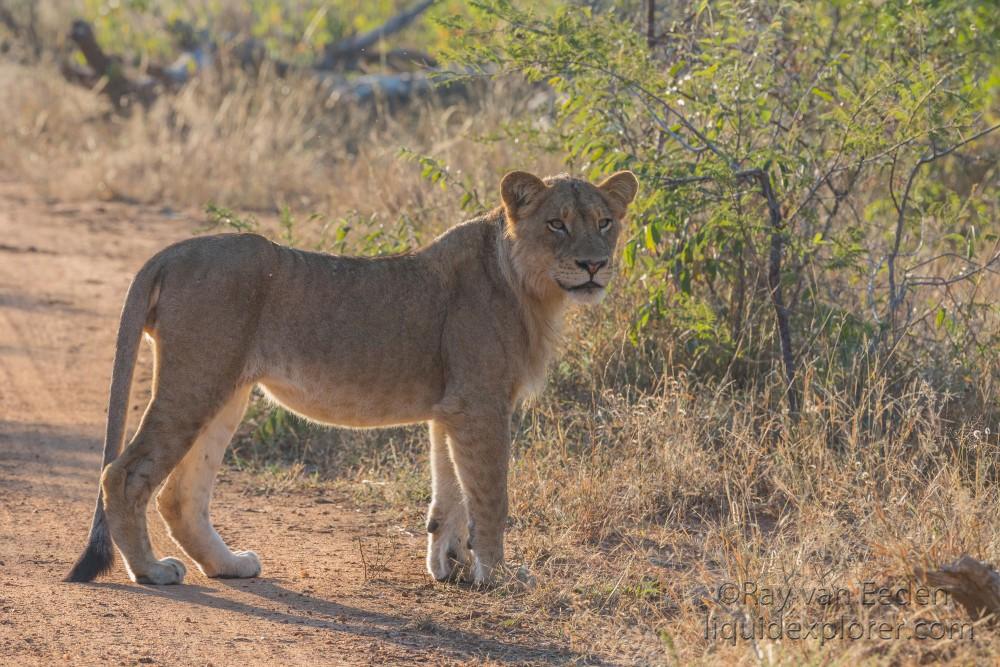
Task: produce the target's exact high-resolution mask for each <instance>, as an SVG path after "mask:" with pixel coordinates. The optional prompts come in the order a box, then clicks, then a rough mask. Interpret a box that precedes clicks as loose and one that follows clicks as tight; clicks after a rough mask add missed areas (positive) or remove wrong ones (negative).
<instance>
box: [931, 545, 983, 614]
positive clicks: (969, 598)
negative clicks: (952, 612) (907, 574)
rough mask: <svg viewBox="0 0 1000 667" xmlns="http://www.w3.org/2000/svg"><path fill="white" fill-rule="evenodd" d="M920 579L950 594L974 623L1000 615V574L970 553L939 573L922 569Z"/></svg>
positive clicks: (944, 567) (943, 567) (945, 566)
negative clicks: (987, 617)
mask: <svg viewBox="0 0 1000 667" xmlns="http://www.w3.org/2000/svg"><path fill="white" fill-rule="evenodd" d="M916 574H917V578H918V579H922V580H923V581H925V582H926V583H928V584H929V585H931V586H934V587H936V588H940V589H941V590H944V591H946V592H947V593H948V594H949V595H951V597H952V598H954V600H955V601H956V602H958V603H959V604H960V605H962V607H964V608H965V610H966V611H967V612H968V613H969V616H970V617H971V618H972V620H974V621H976V620H979V619H980V618H983V617H986V616H990V615H998V616H1000V574H997V571H996V570H994V569H993V566H992V565H990V564H988V563H983V562H980V561H978V560H976V559H975V558H973V557H972V556H969V555H968V554H963V555H962V557H961V558H959V559H958V560H956V561H955V562H954V563H951V564H950V565H944V566H942V567H941V569H939V570H934V571H931V572H925V571H923V570H920V569H918V570H917V572H916Z"/></svg>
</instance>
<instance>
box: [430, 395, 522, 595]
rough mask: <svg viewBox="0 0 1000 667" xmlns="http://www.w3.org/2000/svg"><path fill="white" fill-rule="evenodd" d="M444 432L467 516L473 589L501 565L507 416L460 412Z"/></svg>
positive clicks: (508, 421)
mask: <svg viewBox="0 0 1000 667" xmlns="http://www.w3.org/2000/svg"><path fill="white" fill-rule="evenodd" d="M445 428H446V430H447V433H448V450H449V452H450V454H451V459H452V461H453V462H454V465H455V471H456V473H457V475H458V481H459V483H460V485H461V489H462V495H463V496H464V498H465V506H466V508H467V510H468V514H469V529H468V530H469V545H470V546H471V549H472V554H473V569H472V579H473V581H474V582H475V583H476V584H477V585H483V584H489V583H492V582H493V577H494V574H495V570H496V568H497V566H499V565H501V564H502V563H503V532H504V526H505V524H506V521H507V468H508V456H509V452H510V417H509V415H508V414H494V413H485V414H484V413H479V414H475V415H474V414H470V413H465V414H463V415H462V416H461V417H454V418H451V419H448V421H447V422H446V424H445Z"/></svg>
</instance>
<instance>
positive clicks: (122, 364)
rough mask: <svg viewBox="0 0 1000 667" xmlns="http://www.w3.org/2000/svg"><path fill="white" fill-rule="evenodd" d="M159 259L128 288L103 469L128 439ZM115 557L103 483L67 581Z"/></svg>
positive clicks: (101, 568) (89, 577)
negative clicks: (134, 387) (141, 343)
mask: <svg viewBox="0 0 1000 667" xmlns="http://www.w3.org/2000/svg"><path fill="white" fill-rule="evenodd" d="M159 268H160V266H159V262H156V261H150V262H148V263H147V264H146V265H145V266H144V267H143V268H142V269H141V270H140V271H139V273H138V274H136V277H135V280H133V281H132V285H131V286H130V287H129V289H128V296H126V297H125V306H124V307H123V308H122V315H121V323H120V324H119V326H118V342H117V344H116V348H115V364H114V368H113V370H112V372H111V396H110V398H109V400H108V426H107V431H106V433H105V436H104V461H103V463H102V464H101V471H102V474H103V471H104V469H105V468H107V466H108V464H109V463H111V462H112V461H114V460H115V459H116V458H117V457H118V452H119V451H120V450H121V447H122V442H123V441H124V439H125V421H126V418H127V417H128V404H129V396H130V395H131V392H132V375H133V372H134V371H135V362H136V358H137V357H138V356H139V341H140V340H141V339H142V331H143V327H145V325H146V321H147V319H148V317H149V315H150V314H151V313H152V310H153V308H154V307H155V305H156V297H157V294H156V293H157V292H158V291H159V275H160V271H159ZM114 560H115V549H114V544H113V543H112V541H111V533H110V531H109V530H108V522H107V518H106V517H105V515H104V498H103V491H102V490H101V486H100V484H98V487H97V508H96V509H95V510H94V520H93V522H92V523H91V525H90V537H89V538H88V541H87V548H86V549H85V550H84V552H83V553H82V554H81V555H80V557H79V558H78V559H77V561H76V563H75V564H74V565H73V569H72V570H70V572H69V574H67V575H66V578H65V579H64V581H79V582H83V581H93V580H94V579H95V578H96V577H98V576H99V575H102V574H105V573H107V572H108V571H109V570H110V569H111V566H112V565H113V564H114Z"/></svg>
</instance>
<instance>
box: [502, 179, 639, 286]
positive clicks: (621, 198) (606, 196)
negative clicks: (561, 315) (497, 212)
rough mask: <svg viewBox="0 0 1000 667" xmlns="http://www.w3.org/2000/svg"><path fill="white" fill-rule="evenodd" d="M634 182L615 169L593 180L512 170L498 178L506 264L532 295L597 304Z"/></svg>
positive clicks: (611, 268) (610, 271) (635, 187)
mask: <svg viewBox="0 0 1000 667" xmlns="http://www.w3.org/2000/svg"><path fill="white" fill-rule="evenodd" d="M638 188H639V182H638V181H637V180H636V178H635V175H634V174H633V173H632V172H630V171H620V172H618V173H616V174H614V175H612V176H610V177H609V178H607V179H606V180H605V181H603V182H602V183H600V184H599V185H593V184H591V183H588V182H587V181H584V180H580V179H578V178H572V177H570V176H566V175H560V176H552V177H550V178H546V179H544V180H542V179H540V178H538V177H537V176H533V175H532V174H529V173H527V172H523V171H514V172H511V173H509V174H507V175H506V176H504V178H503V181H502V182H501V183H500V196H501V199H502V200H503V208H504V212H505V214H506V219H507V237H508V238H509V239H511V253H510V256H511V263H512V265H513V270H514V272H515V274H516V275H517V278H518V279H519V281H520V282H521V283H522V285H524V286H525V287H526V288H527V289H529V290H530V291H532V292H533V293H534V294H535V295H536V296H538V297H541V298H550V297H553V296H557V295H560V294H565V295H568V296H569V297H570V298H572V299H573V300H575V301H577V302H580V303H587V304H592V303H597V302H599V301H600V300H601V299H602V298H603V297H604V293H605V290H606V288H607V286H608V283H609V282H610V281H611V279H612V277H613V275H614V262H615V254H616V253H615V246H616V244H617V242H618V237H619V234H620V232H621V225H622V218H624V216H625V211H626V209H627V208H628V205H629V204H630V203H631V202H632V199H633V198H634V197H635V194H636V191H637V190H638Z"/></svg>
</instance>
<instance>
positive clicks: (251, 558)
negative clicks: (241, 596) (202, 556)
mask: <svg viewBox="0 0 1000 667" xmlns="http://www.w3.org/2000/svg"><path fill="white" fill-rule="evenodd" d="M203 571H204V572H205V575H206V576H208V577H213V578H217V579H251V578H253V577H258V576H260V558H259V557H258V556H257V554H255V553H254V552H252V551H236V552H234V553H233V556H232V558H229V559H227V560H226V563H225V564H224V565H222V566H221V567H215V568H204V570H203Z"/></svg>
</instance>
